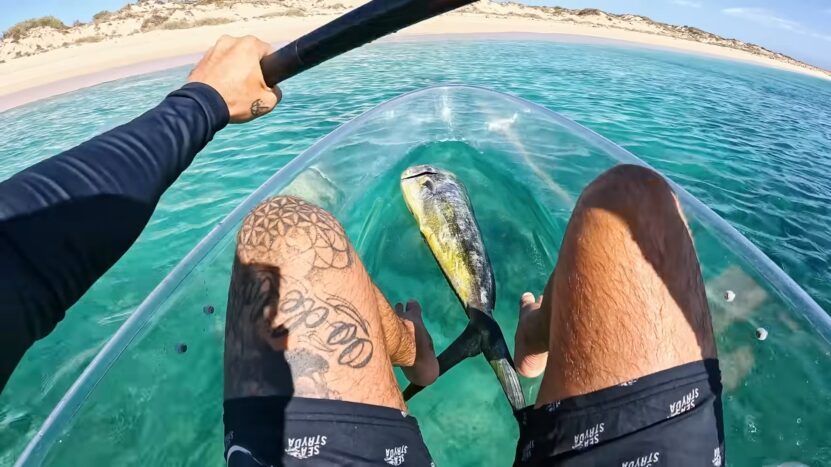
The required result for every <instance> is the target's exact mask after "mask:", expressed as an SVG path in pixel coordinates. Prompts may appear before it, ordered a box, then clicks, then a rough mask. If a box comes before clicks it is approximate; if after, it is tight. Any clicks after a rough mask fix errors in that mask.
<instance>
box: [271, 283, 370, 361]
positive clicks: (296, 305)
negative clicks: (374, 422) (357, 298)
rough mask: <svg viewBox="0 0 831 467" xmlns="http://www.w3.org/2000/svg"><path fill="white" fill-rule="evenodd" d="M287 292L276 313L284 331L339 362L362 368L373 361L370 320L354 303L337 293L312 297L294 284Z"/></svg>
mask: <svg viewBox="0 0 831 467" xmlns="http://www.w3.org/2000/svg"><path fill="white" fill-rule="evenodd" d="M295 287H297V288H294V289H293V290H290V291H288V292H286V294H285V296H284V298H283V300H282V301H281V303H280V309H279V310H278V312H277V316H278V317H283V318H284V319H285V321H284V322H283V326H284V327H285V330H286V331H287V332H288V333H290V334H293V335H296V336H297V339H298V341H299V342H302V343H306V344H308V345H309V346H311V347H313V348H315V349H316V350H319V351H321V352H323V353H326V354H332V355H335V358H336V361H337V363H338V364H339V365H344V366H348V367H350V368H355V369H360V368H364V367H366V366H367V365H368V364H369V362H370V361H371V360H372V356H373V353H374V352H373V351H374V347H373V345H372V341H371V340H370V339H369V323H368V322H367V321H366V320H365V319H363V318H362V317H361V315H360V314H359V313H358V310H357V309H356V308H355V306H354V305H352V304H351V303H349V302H348V301H346V300H344V299H343V298H341V297H337V296H335V295H326V296H325V297H318V296H313V295H312V294H310V293H309V292H308V291H306V290H302V289H301V286H299V285H295Z"/></svg>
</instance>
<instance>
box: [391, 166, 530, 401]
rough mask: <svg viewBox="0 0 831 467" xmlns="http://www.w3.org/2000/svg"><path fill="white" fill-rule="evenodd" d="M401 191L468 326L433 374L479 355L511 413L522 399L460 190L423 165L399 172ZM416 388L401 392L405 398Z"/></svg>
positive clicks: (450, 177) (489, 275)
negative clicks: (483, 358)
mask: <svg viewBox="0 0 831 467" xmlns="http://www.w3.org/2000/svg"><path fill="white" fill-rule="evenodd" d="M401 192H402V193H403V195H404V201H405V202H406V203H407V207H408V208H409V209H410V212H411V213H412V214H413V217H415V219H416V222H418V226H419V229H420V230H421V234H422V236H423V237H424V240H425V241H426V242H427V245H428V246H429V247H430V251H432V252H433V256H434V257H435V258H436V262H437V263H438V264H439V267H440V268H441V270H442V272H444V276H445V277H446V278H447V281H448V282H449V283H450V286H451V287H452V288H453V291H454V292H455V293H456V296H457V297H458V298H459V301H460V302H461V303H462V306H464V309H465V313H466V314H467V317H468V320H469V322H468V325H467V327H466V328H465V330H464V331H463V332H462V334H461V335H460V336H459V337H458V338H456V340H455V341H453V343H451V344H450V346H449V347H447V349H445V350H444V351H443V352H442V353H441V354H440V355H439V357H438V359H439V376H441V375H442V374H444V373H445V372H447V371H448V370H450V369H451V368H453V367H454V366H455V365H456V364H458V363H459V362H461V361H462V360H464V359H466V358H470V357H474V356H476V355H479V354H480V353H483V354H484V355H485V358H486V359H487V360H488V363H489V364H490V366H491V368H493V371H494V373H495V374H496V378H497V379H498V380H499V383H500V384H501V385H502V389H503V391H505V395H506V396H507V397H508V402H510V404H511V406H512V407H513V408H514V410H518V409H520V408H522V407H523V406H524V405H525V397H524V396H523V394H522V387H521V386H520V384H519V378H518V377H517V373H516V371H515V370H514V363H513V360H511V354H510V353H509V352H508V346H507V345H506V344H505V338H504V337H503V336H502V330H501V329H500V328H499V325H498V324H497V322H496V320H495V319H494V318H493V308H494V304H495V303H496V283H495V282H494V278H493V269H492V268H491V263H490V259H488V254H487V252H486V251H485V245H484V243H483V242H482V235H481V234H480V233H479V225H478V224H477V222H476V218H475V217H474V215H473V208H472V207H471V204H470V199H469V198H468V195H467V191H466V190H465V187H464V186H463V185H462V184H461V182H459V180H458V179H457V178H456V176H455V175H454V174H452V173H450V172H448V171H446V170H441V169H437V168H435V167H432V166H429V165H418V166H414V167H410V168H408V169H407V170H405V171H404V173H402V174H401ZM421 389H423V388H422V387H421V386H417V385H414V384H411V385H410V386H409V387H407V389H406V390H405V391H404V399H405V400H409V399H410V398H411V397H412V396H414V395H415V394H416V393H418V392H419V391H420V390H421Z"/></svg>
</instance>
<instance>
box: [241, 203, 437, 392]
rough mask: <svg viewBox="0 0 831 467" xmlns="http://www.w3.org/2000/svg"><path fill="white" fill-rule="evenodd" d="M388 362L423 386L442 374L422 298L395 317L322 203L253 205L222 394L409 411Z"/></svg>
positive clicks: (245, 226)
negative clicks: (420, 303)
mask: <svg viewBox="0 0 831 467" xmlns="http://www.w3.org/2000/svg"><path fill="white" fill-rule="evenodd" d="M402 312H403V307H402ZM392 365H401V366H405V367H408V368H405V373H406V374H407V376H408V377H409V378H410V379H412V380H414V382H417V383H418V384H423V383H427V384H429V383H431V382H432V381H433V380H434V379H435V378H436V376H437V375H438V363H437V362H436V357H435V354H434V353H433V352H432V344H431V342H430V341H429V335H427V333H426V330H425V329H424V326H423V323H422V321H421V310H420V308H419V307H418V304H417V303H415V302H410V303H408V305H407V311H406V313H402V315H401V316H398V315H397V314H396V313H395V312H394V311H393V310H392V308H391V307H390V305H389V304H388V302H387V300H386V299H385V298H384V296H383V294H382V293H381V292H380V291H379V290H378V288H377V287H376V286H375V285H374V284H373V282H372V280H371V279H370V278H369V275H368V274H367V272H366V270H365V269H364V267H363V264H362V263H361V260H360V258H358V255H357V254H356V253H355V250H354V249H353V248H352V245H351V244H350V242H349V240H348V239H347V237H346V234H345V232H344V231H343V228H342V227H341V225H340V224H339V223H338V222H337V220H336V219H335V218H334V217H332V215H331V214H329V213H327V212H326V211H324V210H323V209H320V208H318V207H316V206H313V205H310V204H308V203H306V202H305V201H303V200H301V199H299V198H293V197H276V198H272V199H270V200H267V201H265V202H264V203H262V204H260V205H259V206H257V208H255V209H254V210H253V211H252V212H251V214H249V215H248V217H247V218H246V219H245V222H244V223H243V226H242V229H241V230H240V233H239V237H238V243H237V251H236V258H235V260H234V267H233V272H232V276H231V287H230V290H229V298H228V316H227V320H226V339H225V398H226V399H234V398H242V397H249V396H270V395H282V396H290V395H294V396H299V397H308V398H321V399H343V400H347V401H352V402H361V403H365V404H373V405H381V406H388V407H395V408H400V409H404V408H405V407H406V406H405V405H404V401H403V399H402V396H401V392H400V391H399V389H398V383H397V382H396V380H395V376H394V374H393V371H392Z"/></svg>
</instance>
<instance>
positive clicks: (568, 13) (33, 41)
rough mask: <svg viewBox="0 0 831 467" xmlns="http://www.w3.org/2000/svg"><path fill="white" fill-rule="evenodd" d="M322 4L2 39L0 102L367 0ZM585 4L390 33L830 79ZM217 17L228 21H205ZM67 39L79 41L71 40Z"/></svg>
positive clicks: (301, 23) (139, 19) (491, 6)
mask: <svg viewBox="0 0 831 467" xmlns="http://www.w3.org/2000/svg"><path fill="white" fill-rule="evenodd" d="M319 3H320V2H318V4H315V7H314V8H315V10H309V11H301V10H299V9H298V8H292V9H291V10H286V8H287V6H286V3H285V2H283V3H281V4H280V7H279V8H277V9H276V10H274V11H266V12H265V13H263V7H262V6H261V5H255V4H248V3H235V4H231V5H230V6H219V7H217V6H215V5H209V6H208V7H200V8H196V9H194V8H191V7H189V8H188V9H183V8H181V6H180V8H179V9H175V10H171V9H170V8H168V9H167V10H164V11H161V12H160V11H157V10H158V9H159V8H162V7H159V6H158V5H157V4H154V5H150V4H147V3H144V4H143V3H142V2H139V4H137V5H136V4H133V5H129V6H128V7H126V8H124V9H122V10H120V11H119V13H116V14H114V15H117V14H123V15H124V16H125V17H126V18H127V19H117V18H118V17H116V19H114V20H112V21H109V22H104V23H97V24H86V25H81V26H76V27H73V28H70V29H68V30H65V31H60V32H56V31H49V30H45V31H35V32H34V33H32V35H31V36H30V37H28V38H25V39H22V40H19V41H17V42H15V43H10V41H8V40H4V41H2V42H0V110H5V109H8V108H12V107H16V106H18V105H22V104H24V103H27V102H31V101H34V100H37V99H42V98H45V97H49V96H52V95H56V94H60V93H64V92H68V91H72V90H75V89H79V88H82V87H86V86H90V85H94V84H97V83H101V82H105V81H109V80H113V79H119V78H123V77H127V76H132V75H136V74H141V73H146V72H150V71H157V70H161V69H165V68H170V67H173V66H180V65H185V64H188V63H193V62H195V61H196V60H197V59H198V57H199V56H200V54H201V53H202V52H204V50H206V49H207V48H208V47H210V46H211V45H212V44H213V42H214V41H215V40H216V39H217V37H219V36H220V35H222V34H231V35H245V34H253V35H255V36H258V37H260V38H262V39H263V40H266V41H269V42H271V43H274V44H275V46H277V45H279V44H281V43H284V42H286V41H290V40H292V39H295V38H297V37H299V36H301V35H302V34H304V33H306V32H308V31H311V30H313V29H314V28H316V27H318V26H321V25H323V24H325V23H326V22H328V21H331V20H332V19H334V18H335V17H337V16H338V15H339V14H340V13H342V12H344V11H347V10H348V9H349V8H351V7H354V6H355V5H357V4H360V3H361V2H360V1H353V2H351V4H348V5H344V4H342V3H334V2H333V1H332V0H325V1H324V2H323V3H324V4H330V5H329V6H328V7H321V6H320V4H319ZM324 6H326V5H324ZM585 11H587V10H582V11H575V10H565V9H557V8H547V7H528V6H524V5H519V4H498V3H494V2H488V1H484V2H478V3H476V4H473V5H471V6H468V7H466V8H464V9H463V10H461V11H459V12H454V13H450V14H446V15H444V16H441V17H438V18H433V19H431V20H428V21H425V22H423V23H420V24H417V25H415V26H412V27H410V28H407V29H404V30H402V31H400V32H398V33H397V34H395V35H393V36H391V37H390V38H389V39H388V40H416V39H419V38H421V39H431V40H448V39H454V38H464V37H466V35H477V36H479V37H507V36H509V35H517V34H527V35H530V34H534V35H541V36H539V37H548V38H550V39H553V40H557V38H558V37H565V36H566V35H567V36H569V37H571V38H574V37H577V38H581V37H583V38H586V40H588V41H592V40H602V41H607V42H608V41H613V42H619V41H622V42H625V43H628V44H631V45H639V46H646V47H658V48H664V49H672V50H677V51H683V52H689V53H695V54H704V55H708V56H713V57H719V58H724V59H730V60H738V61H744V62H749V63H755V64H758V65H764V66H770V67H775V68H779V69H783V70H788V71H792V72H798V73H804V74H808V75H811V76H815V77H820V78H825V79H831V74H829V72H827V71H825V70H822V69H819V68H816V67H812V66H810V65H807V64H803V63H800V62H798V61H796V60H794V59H791V58H789V57H785V56H783V55H780V54H776V53H774V52H771V51H767V50H766V49H763V48H761V47H758V46H754V45H752V44H745V43H742V42H740V41H735V40H732V39H723V38H719V37H718V36H714V35H712V34H709V33H706V32H704V31H700V30H695V29H694V28H686V29H685V28H684V27H677V26H671V25H664V24H662V23H656V22H653V21H651V20H649V19H648V18H644V17H640V16H634V15H609V14H606V13H603V12H601V11H599V10H591V12H590V13H587V14H584V13H583V12H585ZM316 12H323V14H315V13H316ZM176 15H184V16H183V17H186V18H189V19H188V21H191V22H190V23H187V22H184V21H183V20H180V19H177V16H176ZM148 18H151V19H159V21H167V23H162V26H165V25H171V24H173V23H171V22H172V21H178V23H176V24H173V27H171V28H169V29H168V28H167V27H162V28H158V29H153V30H146V31H145V30H144V29H146V28H145V25H146V24H147V22H148ZM205 18H207V20H206V19H205ZM211 22H217V23H219V22H222V23H223V24H215V25H204V26H202V25H198V24H202V23H211ZM189 25H193V26H189ZM174 27H181V28H174ZM85 28H86V29H85ZM107 28H109V29H107ZM40 29H46V28H40ZM137 29H138V31H136V30H137ZM91 34H97V35H91ZM543 35H544V36H543ZM90 38H92V39H90ZM67 39H71V40H73V41H72V42H67ZM61 41H63V42H61Z"/></svg>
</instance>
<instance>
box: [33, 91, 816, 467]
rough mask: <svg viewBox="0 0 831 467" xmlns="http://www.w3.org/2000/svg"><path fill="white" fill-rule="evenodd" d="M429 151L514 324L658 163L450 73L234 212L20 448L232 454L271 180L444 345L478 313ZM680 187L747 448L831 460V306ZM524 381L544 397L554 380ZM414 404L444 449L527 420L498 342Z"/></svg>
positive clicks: (475, 447)
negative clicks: (350, 248) (600, 216)
mask: <svg viewBox="0 0 831 467" xmlns="http://www.w3.org/2000/svg"><path fill="white" fill-rule="evenodd" d="M421 163H429V164H432V165H437V166H441V167H443V168H446V169H450V170H452V171H453V172H455V173H456V174H457V176H458V177H459V178H460V179H462V180H463V181H464V183H465V185H466V186H467V189H468V191H469V193H470V198H471V202H472V203H473V205H474V206H475V209H476V214H477V218H478V221H479V224H480V226H481V229H482V235H483V239H484V242H485V245H486V247H487V248H488V253H489V255H490V257H491V262H492V263H493V267H494V274H495V277H496V283H497V306H496V309H495V310H494V316H495V318H496V319H497V321H499V323H500V325H501V327H502V328H503V330H505V334H506V337H509V335H512V334H513V332H512V331H513V329H515V326H516V302H517V298H518V297H519V296H520V294H521V293H522V292H524V291H526V290H542V288H543V286H544V284H545V281H546V280H547V278H548V275H549V274H550V272H551V269H552V268H553V265H554V264H555V262H556V259H557V252H558V249H559V245H560V242H561V241H562V235H563V232H564V230H565V226H566V223H567V221H568V218H569V215H570V213H571V210H572V209H573V207H574V203H575V201H576V199H577V197H578V195H579V193H580V191H581V190H582V188H583V187H584V186H585V185H586V184H588V183H589V182H590V181H591V180H592V179H593V178H595V177H596V176H597V175H599V174H600V173H601V172H603V171H604V170H606V169H608V168H609V167H612V166H613V165H616V164H619V163H634V164H641V165H645V164H644V163H643V162H642V161H640V160H639V159H638V158H637V157H635V156H634V155H632V154H631V153H629V152H627V151H625V150H623V149H622V148H620V147H619V146H617V145H615V144H613V143H612V142H610V141H608V140H606V139H604V138H602V137H600V136H599V135H597V134H595V133H593V132H591V131H590V130H588V129H586V128H584V127H581V126H580V125H578V124H576V123H574V122H572V121H570V120H568V119H566V118H565V117H562V116H560V115H558V114H556V113H554V112H551V111H549V110H547V109H544V108H542V107H539V106H536V105H534V104H532V103H529V102H527V101H523V100H521V99H518V98H515V97H512V96H509V95H505V94H501V93H497V92H494V91H489V90H485V89H481V88H474V87H466V86H442V87H433V88H428V89H425V90H421V91H416V92H413V93H410V94H406V95H404V96H401V97H398V98H396V99H393V100H391V101H389V102H387V103H385V104H382V105H380V106H378V107H376V108H375V109H373V110H371V111H369V112H367V113H366V114H364V115H362V116H360V117H358V118H356V119H355V120H353V121H352V122H350V123H347V124H345V125H343V126H342V127H340V128H338V129H337V130H335V131H334V132H333V133H331V134H329V135H328V136H326V137H325V138H323V139H322V140H320V141H319V142H318V143H316V144H315V145H314V146H312V147H311V148H309V149H308V150H307V151H306V152H304V153H303V154H302V155H300V156H299V157H297V158H296V159H294V160H293V161H291V162H290V163H289V164H288V165H286V166H285V167H284V168H283V169H281V170H280V171H279V172H278V173H277V174H275V175H274V176H273V177H272V178H271V179H269V180H268V181H267V182H266V183H265V184H264V185H262V186H261V187H260V188H259V189H257V190H256V191H255V192H254V193H253V194H252V195H251V196H250V197H249V198H248V199H247V200H246V201H244V202H243V203H242V204H241V205H240V206H238V207H237V208H236V209H235V210H234V211H233V212H232V213H231V214H229V215H228V216H227V217H226V218H225V219H224V220H223V221H222V222H221V223H220V224H219V225H217V226H216V227H215V228H214V229H213V230H212V231H211V233H210V234H209V235H208V236H207V237H206V238H205V239H203V240H202V241H201V242H200V243H199V245H198V246H197V247H196V248H195V249H194V250H193V251H192V252H191V253H190V254H189V255H188V256H187V257H186V258H184V259H183V260H182V262H180V263H179V265H178V266H176V268H175V269H174V270H173V271H172V272H171V273H170V274H169V275H168V277H167V278H166V279H165V280H164V281H163V282H162V283H161V284H159V286H158V287H157V288H156V289H155V290H154V291H153V293H152V294H151V295H150V296H148V297H147V299H146V300H145V301H144V302H143V303H142V304H141V306H140V307H139V308H138V309H137V310H136V311H135V312H134V313H133V314H132V315H131V317H130V318H129V319H128V320H127V321H126V322H125V323H124V325H123V326H122V327H121V328H120V329H119V330H118V332H117V333H116V334H115V335H114V336H113V338H112V339H111V340H110V341H109V342H108V343H107V344H106V346H105V347H104V348H103V349H102V350H101V352H100V353H99V354H98V355H97V356H96V358H95V359H94V360H93V362H92V363H91V364H90V365H89V367H88V368H87V369H86V370H85V371H84V372H83V374H82V375H81V376H80V378H79V379H78V380H77V381H76V382H75V384H74V385H73V386H72V388H71V389H70V390H69V392H68V393H67V394H66V395H65V396H64V398H63V399H62V400H61V402H60V403H59V404H58V406H57V407H56V408H55V409H54V411H53V412H52V414H51V415H50V416H49V418H48V419H47V421H46V422H45V423H44V425H43V426H42V428H41V429H40V431H39V432H38V433H37V435H36V436H35V437H34V438H33V439H32V440H31V442H30V444H29V445H28V447H27V448H26V450H25V452H24V453H23V455H22V456H21V458H20V459H19V460H18V464H19V465H40V464H49V465H71V464H76V465H134V464H139V463H141V464H145V465H172V464H188V465H191V464H201V465H209V464H210V465H222V464H223V458H222V439H223V433H222V388H223V384H222V351H223V331H224V317H225V306H226V302H227V290H228V283H229V277H230V270H231V262H232V259H233V254H234V241H235V234H236V232H237V230H238V228H239V225H240V223H241V222H242V219H243V218H244V217H245V215H246V214H247V213H248V212H249V211H250V210H251V209H252V208H253V207H254V206H256V205H257V203H259V202H260V201H262V200H264V199H266V198H268V197H270V196H273V195H277V194H292V195H297V196H300V197H303V198H305V199H306V200H308V201H310V202H313V203H316V204H318V205H320V206H322V207H324V208H326V209H327V210H329V211H330V212H332V213H333V214H334V215H335V216H336V217H337V218H338V219H339V220H340V221H341V223H342V224H343V225H344V227H345V229H346V230H347V233H348V234H349V236H350V238H351V240H352V242H353V244H354V245H355V248H356V249H357V250H358V253H359V255H360V256H361V258H362V260H363V261H364V263H365V265H366V267H367V270H368V271H369V272H370V274H371V275H372V276H373V279H374V280H375V281H376V282H377V283H378V285H379V287H380V288H381V290H382V291H384V293H385V294H386V295H387V296H388V297H389V298H390V299H391V300H405V299H407V298H409V297H415V298H418V299H419V300H420V301H421V302H422V304H424V308H425V311H424V313H425V317H426V321H427V326H428V328H429V329H430V330H431V333H432V335H433V338H434V341H435V345H436V348H437V350H440V349H443V348H445V347H446V346H447V345H448V344H449V343H450V342H451V341H452V339H453V338H455V336H456V335H458V333H459V332H460V331H461V329H462V328H463V327H464V325H465V324H466V323H465V321H466V318H465V317H464V314H463V313H462V312H461V310H460V308H459V305H458V302H457V301H456V299H455V297H454V296H453V293H452V291H451V290H450V289H449V287H448V286H447V284H446V283H445V281H444V278H443V277H442V275H441V272H440V271H439V269H438V268H437V266H436V264H435V261H434V260H433V259H432V257H431V256H430V252H429V250H427V248H426V246H424V244H423V242H422V240H421V239H420V237H419V233H418V229H417V228H416V226H415V224H414V222H413V220H412V218H411V217H410V216H409V213H408V212H407V208H406V206H405V204H404V201H403V199H402V197H401V193H400V191H399V180H398V176H399V174H401V172H402V171H403V170H404V169H405V168H406V167H408V166H411V165H415V164H421ZM675 188H676V189H677V191H678V193H679V197H680V199H681V202H682V205H683V207H684V211H685V214H686V215H687V217H688V220H689V222H690V226H691V230H692V232H693V235H694V238H695V242H696V246H697V249H698V253H699V257H700V259H701V262H702V271H703V274H704V279H705V282H706V285H707V292H708V297H709V300H710V307H711V311H712V314H713V322H714V327H715V330H716V334H717V343H718V347H719V355H720V359H721V367H722V373H723V381H724V385H725V394H724V407H725V417H726V422H725V424H726V437H727V440H726V446H727V453H728V458H729V459H730V463H731V464H732V465H767V464H770V465H778V464H780V463H783V462H802V463H805V464H823V463H827V462H831V452H829V450H830V449H831V448H829V447H828V446H822V445H819V444H817V442H816V441H811V439H814V440H816V439H817V437H816V436H813V437H811V436H810V434H811V433H812V432H822V431H823V430H824V429H825V428H824V423H823V420H822V419H823V417H822V416H821V415H823V414H824V413H826V412H829V411H831V390H829V389H828V388H831V359H829V356H831V345H829V342H831V320H829V317H828V315H827V314H826V313H825V312H824V311H823V310H822V309H821V308H820V307H819V306H818V305H817V304H816V303H815V302H814V301H813V300H812V299H811V298H810V297H809V296H808V295H807V294H806V293H805V292H804V291H803V290H802V289H801V288H800V287H799V286H798V285H797V284H796V283H794V282H793V281H792V280H791V279H790V278H789V277H788V276H787V275H785V274H784V273H783V272H782V271H781V270H780V269H779V268H778V267H777V266H776V265H775V264H774V263H773V262H772V261H771V260H770V259H768V258H767V257H766V256H765V255H764V254H763V253H762V252H761V251H759V250H758V249H757V248H756V247H755V246H753V245H752V244H751V243H750V242H749V241H748V240H747V239H745V238H744V237H743V236H742V235H741V234H739V233H738V232H737V231H736V230H735V229H733V228H732V227H731V226H730V225H729V224H728V223H727V222H725V221H724V220H723V219H721V218H720V217H718V216H717V215H716V214H715V213H714V212H713V211H711V210H710V209H708V208H707V207H706V206H704V205H703V204H702V203H701V202H699V201H698V200H697V199H695V198H694V197H693V196H691V195H690V194H689V193H687V192H686V191H685V190H683V189H682V188H681V187H678V186H676V187H675ZM760 329H763V330H764V331H765V333H766V334H767V338H766V339H764V340H761V339H759V338H758V337H757V331H759V330H760ZM509 345H512V342H509ZM401 381H402V383H403V380H401ZM523 385H524V388H525V393H526V398H527V400H529V401H533V400H534V398H535V396H536V390H537V388H538V386H539V381H538V380H524V381H523ZM410 409H411V411H412V413H413V414H414V415H415V416H417V417H418V418H419V421H420V424H421V426H422V430H423V432H424V437H425V440H426V442H427V444H428V446H429V447H430V449H431V452H432V453H433V455H434V457H435V459H436V463H437V464H439V465H507V464H509V463H510V462H511V460H512V459H513V450H514V443H515V439H516V436H517V429H516V426H515V422H514V420H513V417H512V414H511V412H510V408H509V406H508V405H507V404H506V403H505V402H504V396H503V395H502V394H501V389H500V387H499V385H498V384H497V382H496V381H495V380H494V379H493V375H492V372H491V370H490V368H489V367H487V364H486V363H485V362H484V360H482V359H473V360H470V361H468V362H465V363H464V364H462V365H460V366H458V367H457V368H455V369H454V370H453V371H452V372H450V373H448V375H446V376H444V377H442V378H441V379H440V380H439V382H438V383H436V385H434V386H432V387H430V388H428V389H427V390H425V391H423V392H422V393H421V394H419V396H417V397H416V398H414V399H413V401H412V403H411V404H410ZM820 438H821V437H820Z"/></svg>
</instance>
